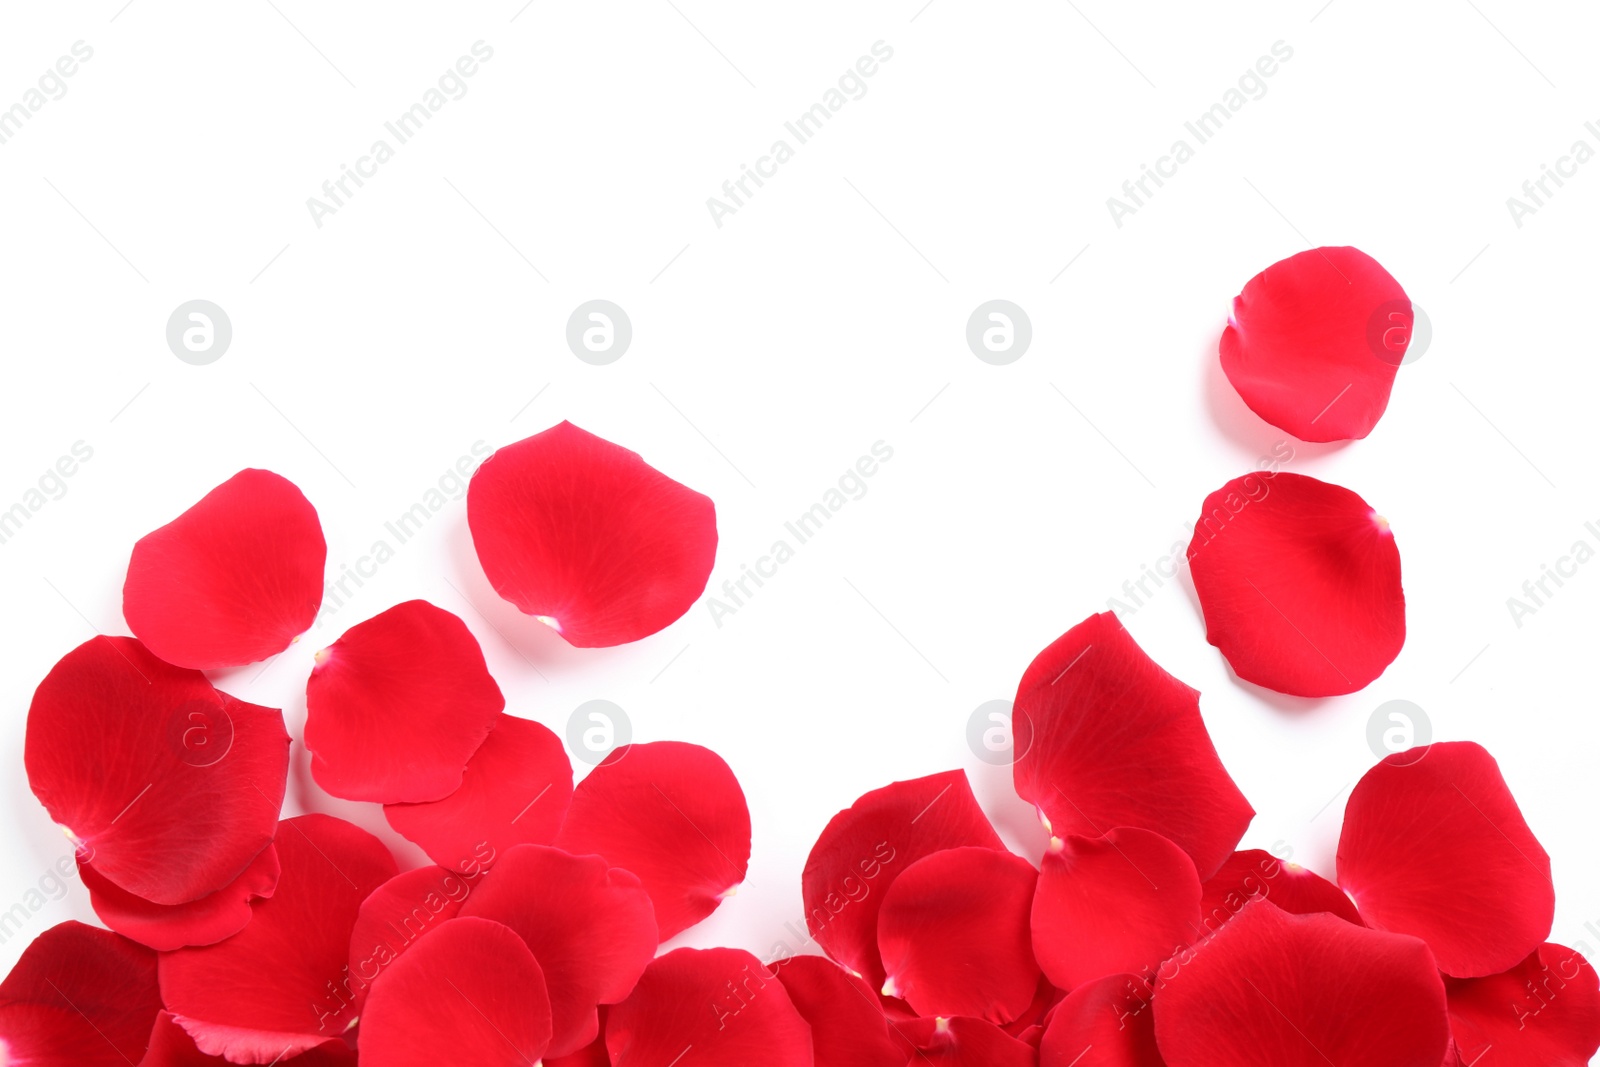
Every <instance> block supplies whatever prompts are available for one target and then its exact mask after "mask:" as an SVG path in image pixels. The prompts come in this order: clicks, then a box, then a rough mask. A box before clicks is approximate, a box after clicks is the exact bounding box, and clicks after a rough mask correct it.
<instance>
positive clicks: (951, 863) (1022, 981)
mask: <svg viewBox="0 0 1600 1067" xmlns="http://www.w3.org/2000/svg"><path fill="white" fill-rule="evenodd" d="M1038 880H1039V872H1038V871H1036V870H1034V869H1033V864H1031V863H1029V862H1028V861H1027V860H1025V859H1023V858H1022V857H1020V856H1014V855H1012V854H1011V853H1009V852H1001V851H999V850H997V849H992V848H982V847H973V846H969V847H966V848H952V849H946V850H945V851H943V852H935V853H933V854H932V855H931V856H924V857H923V858H922V859H920V860H918V861H917V862H915V863H913V864H911V865H910V866H909V867H907V868H906V869H905V870H904V871H902V872H901V873H900V876H899V877H898V878H896V879H895V880H894V882H893V883H892V884H891V885H890V886H889V888H888V890H887V891H886V892H885V894H884V900H883V907H882V910H880V911H879V912H878V948H879V951H880V953H881V955H882V959H883V966H884V970H885V971H886V972H887V973H888V975H889V978H888V981H887V982H885V983H884V987H883V992H884V994H885V995H886V996H893V997H899V998H901V999H902V1000H904V1001H905V1002H906V1003H907V1004H910V1005H911V1007H912V1009H913V1010H914V1011H916V1012H917V1014H919V1015H971V1016H974V1017H976V1018H980V1019H987V1020H988V1021H989V1022H992V1023H1008V1022H1011V1021H1012V1020H1013V1019H1016V1018H1018V1017H1019V1016H1020V1015H1022V1013H1023V1012H1024V1011H1026V1010H1027V1009H1028V1006H1029V1005H1030V1004H1032V1003H1033V999H1034V994H1035V992H1036V991H1037V990H1038V987H1039V965H1038V964H1037V963H1035V962H1034V958H1033V943H1032V938H1031V935H1030V933H1029V915H1030V913H1031V910H1032V908H1033V891H1034V886H1035V884H1036V883H1037V882H1038Z"/></svg>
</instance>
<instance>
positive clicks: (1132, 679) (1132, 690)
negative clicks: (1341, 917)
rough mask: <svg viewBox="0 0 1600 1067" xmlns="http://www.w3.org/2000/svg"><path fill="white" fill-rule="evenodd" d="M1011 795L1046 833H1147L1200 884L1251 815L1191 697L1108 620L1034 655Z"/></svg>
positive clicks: (1102, 617) (1095, 619)
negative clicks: (1170, 848)
mask: <svg viewBox="0 0 1600 1067" xmlns="http://www.w3.org/2000/svg"><path fill="white" fill-rule="evenodd" d="M1014 707H1015V712H1014V716H1013V731H1014V734H1015V746H1016V751H1017V752H1019V753H1021V755H1020V756H1019V757H1018V758H1017V760H1016V763H1015V764H1014V765H1013V767H1012V775H1013V778H1014V780H1015V782H1016V788H1017V795H1018V796H1020V797H1022V799H1023V800H1026V801H1029V802H1030V803H1032V804H1033V806H1034V807H1035V808H1037V809H1038V810H1039V812H1040V814H1041V816H1042V817H1043V819H1044V820H1045V825H1046V827H1047V828H1048V829H1049V830H1050V831H1051V833H1053V834H1056V835H1059V836H1062V837H1065V836H1068V835H1077V836H1082V837H1099V836H1100V835H1101V834H1102V833H1104V832H1105V831H1106V830H1107V829H1110V828H1111V827H1114V826H1138V827H1143V828H1144V829H1146V830H1153V831H1155V832H1156V833H1158V834H1161V835H1162V836H1163V837H1165V838H1167V839H1168V840H1170V841H1173V842H1174V843H1176V844H1177V845H1179V846H1180V847H1181V848H1182V849H1183V850H1184V851H1186V852H1188V853H1189V855H1190V857H1191V858H1193V860H1194V863H1195V866H1196V867H1197V868H1198V869H1199V873H1200V877H1202V878H1207V877H1210V875H1211V874H1213V873H1214V872H1215V871H1216V870H1217V868H1218V867H1220V866H1221V865H1222V862H1223V860H1225V859H1227V858H1228V856H1229V855H1230V854H1231V853H1232V852H1233V847H1234V846H1235V845H1236V844H1238V842H1239V838H1240V837H1242V836H1243V835H1244V831H1245V828H1246V827H1248V826H1249V825H1250V820H1251V818H1253V817H1254V815H1255V812H1254V811H1253V810H1251V807H1250V804H1249V802H1248V801H1246V800H1245V798H1244V795H1243V794H1242V793H1240V792H1239V787H1238V786H1236V785H1234V783H1233V779H1232V778H1230V777H1229V776H1228V772H1227V770H1225V769H1224V768H1223V766H1222V761H1221V760H1220V759H1218V758H1217V750H1216V747H1215V746H1214V745H1213V744H1212V743H1211V735H1210V734H1209V733H1207V732H1206V725H1205V722H1204V720H1202V719H1201V717H1200V694H1199V693H1198V692H1196V691H1195V690H1193V689H1191V688H1189V687H1188V686H1187V685H1184V684H1183V683H1182V682H1180V681H1178V679H1176V678H1174V677H1173V676H1172V675H1170V674H1168V673H1167V672H1166V671H1164V670H1162V669H1161V667H1160V666H1158V665H1157V664H1156V662H1155V661H1154V660H1152V659H1151V658H1150V657H1149V656H1147V655H1146V654H1145V652H1144V650H1143V649H1142V648H1140V647H1139V646H1138V645H1137V644H1136V643H1135V642H1134V640H1133V638H1132V637H1131V636H1130V635H1129V634H1128V631H1127V630H1125V629H1123V627H1122V623H1121V622H1120V621H1119V620H1118V619H1117V617H1116V616H1115V615H1113V614H1111V613H1110V612H1104V613H1102V614H1099V615H1091V616H1089V618H1087V619H1085V620H1084V621H1083V622H1081V623H1079V624H1078V625H1076V626H1074V627H1073V628H1072V629H1070V630H1068V631H1067V632H1066V633H1065V634H1063V635H1062V636H1061V637H1059V638H1057V639H1056V641H1055V642H1054V643H1053V644H1051V645H1050V647H1049V648H1046V649H1045V650H1044V651H1043V652H1041V653H1039V655H1038V656H1037V657H1035V658H1034V661H1033V662H1032V663H1031V664H1030V665H1029V666H1028V670H1027V672H1026V673H1025V674H1023V676H1022V682H1021V684H1020V685H1019V686H1018V687H1017V698H1016V701H1015V705H1014Z"/></svg>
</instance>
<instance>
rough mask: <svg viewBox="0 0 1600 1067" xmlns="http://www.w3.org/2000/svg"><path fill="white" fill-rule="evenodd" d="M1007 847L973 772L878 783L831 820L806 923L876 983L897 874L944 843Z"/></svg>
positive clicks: (813, 864) (815, 866) (805, 890)
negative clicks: (888, 894) (883, 924)
mask: <svg viewBox="0 0 1600 1067" xmlns="http://www.w3.org/2000/svg"><path fill="white" fill-rule="evenodd" d="M964 845H976V846H978V847H980V848H992V849H998V850H1002V851H1003V850H1004V849H1005V845H1004V844H1003V843H1001V841H1000V837H999V835H998V834H996V833H995V832H994V827H993V826H991V825H989V819H988V817H987V816H986V815H984V813H983V809H981V808H980V807H978V801H977V798H975V797H974V796H973V795H972V787H971V786H970V785H969V784H968V783H967V776H966V772H964V771H946V772H944V773H942V774H933V775H929V776H928V777H926V778H917V779H913V780H912V781H908V782H895V783H894V784H893V785H889V786H885V787H884V788H882V789H875V790H873V791H872V792H870V793H867V794H866V795H865V796H863V797H861V798H860V799H859V800H857V801H856V802H855V803H854V804H852V805H851V806H850V807H848V808H846V809H845V810H844V811H841V812H839V814H837V815H835V816H834V817H833V818H832V819H830V820H829V821H828V825H827V828H826V829H824V830H823V831H822V835H821V836H820V837H818V838H817V843H816V844H815V845H814V846H812V849H811V855H810V856H808V857H807V858H806V866H805V872H804V873H803V874H802V875H801V894H802V896H803V898H804V900H805V908H806V928H807V929H808V930H809V931H810V932H811V936H812V937H814V938H816V939H817V944H818V945H820V946H822V948H823V950H824V951H826V952H827V953H828V955H830V956H832V957H833V958H834V959H835V960H837V961H839V962H840V963H841V964H843V965H844V966H846V967H848V968H849V969H850V970H852V971H855V972H856V973H857V974H859V975H861V976H862V977H863V978H865V979H866V981H867V983H868V985H870V986H871V987H872V988H874V989H876V988H878V987H879V986H881V985H883V981H884V978H885V977H886V975H885V974H884V972H883V963H882V961H881V959H880V958H879V956H878V911H879V909H880V908H882V907H883V897H884V893H885V891H886V890H887V889H888V888H889V885H890V883H892V882H893V881H894V879H895V877H896V876H898V875H899V874H900V872H901V871H904V870H905V869H906V868H907V867H909V866H911V864H913V863H915V862H916V861H917V860H919V859H922V858H923V857H924V856H928V855H931V854H933V853H935V852H938V851H940V850H942V849H947V848H960V847H962V846H964Z"/></svg>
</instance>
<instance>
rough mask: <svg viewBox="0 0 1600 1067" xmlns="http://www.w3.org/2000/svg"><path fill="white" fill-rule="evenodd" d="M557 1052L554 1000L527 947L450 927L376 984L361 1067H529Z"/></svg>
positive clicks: (501, 936)
mask: <svg viewBox="0 0 1600 1067" xmlns="http://www.w3.org/2000/svg"><path fill="white" fill-rule="evenodd" d="M549 1043H550V997H549V994H548V993H547V992H546V987H545V979H544V972H543V971H542V970H541V969H540V968H539V962H538V961H537V960H535V959H534V958H533V953H532V952H529V951H528V946H527V945H525V944H523V942H522V938H520V937H518V936H517V935H516V934H515V933H513V932H512V931H510V930H508V929H506V928H505V927H504V926H501V925H500V924H499V923H497V922H493V921H491V920H489V919H469V918H465V917H462V918H457V919H452V920H450V921H449V922H447V923H445V924H444V925H442V926H440V927H439V929H438V930H436V931H434V933H433V934H432V935H431V936H429V937H427V938H424V939H423V940H421V941H419V942H418V943H417V946H416V947H415V948H413V949H412V950H411V951H410V952H407V953H406V954H405V955H404V956H401V957H400V958H399V959H397V960H395V962H394V963H393V965H391V966H390V967H389V968H388V969H387V970H385V971H384V972H383V973H382V974H381V975H379V976H378V980H377V981H375V982H373V983H372V992H371V993H370V994H369V995H368V997H367V1006H366V1009H365V1011H364V1013H363V1014H362V1017H361V1037H360V1042H359V1044H360V1050H361V1058H362V1060H364V1061H366V1062H368V1063H373V1064H377V1065H378V1067H438V1065H439V1064H442V1063H470V1064H473V1065H475V1067H528V1065H529V1064H533V1063H537V1062H539V1060H540V1058H541V1057H543V1056H544V1053H545V1049H546V1048H547V1047H548V1046H549Z"/></svg>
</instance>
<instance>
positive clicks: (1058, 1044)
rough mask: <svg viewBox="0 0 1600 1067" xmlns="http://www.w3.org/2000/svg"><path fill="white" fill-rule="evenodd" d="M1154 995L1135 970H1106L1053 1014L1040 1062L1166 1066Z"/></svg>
mask: <svg viewBox="0 0 1600 1067" xmlns="http://www.w3.org/2000/svg"><path fill="white" fill-rule="evenodd" d="M1151 996H1152V991H1151V989H1150V986H1149V985H1148V984H1147V983H1146V982H1145V980H1144V979H1143V978H1140V977H1138V976H1137V975H1132V974H1108V975H1106V976H1105V977H1104V978H1097V979H1095V980H1094V981H1093V982H1089V983H1088V984H1086V985H1081V986H1079V987H1078V988H1077V989H1074V990H1073V991H1072V993H1071V994H1070V995H1069V996H1068V997H1067V999H1066V1000H1063V1001H1062V1002H1061V1003H1060V1004H1059V1005H1057V1006H1056V1009H1055V1011H1054V1012H1052V1013H1051V1015H1050V1023H1049V1025H1048V1026H1047V1027H1046V1028H1045V1032H1044V1040H1042V1041H1041V1042H1040V1043H1039V1067H1073V1065H1076V1067H1164V1065H1163V1064H1162V1062H1161V1053H1160V1052H1158V1051H1157V1050H1156V1024H1155V1013H1154V1012H1153V1011H1151V1010H1150V998H1151Z"/></svg>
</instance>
